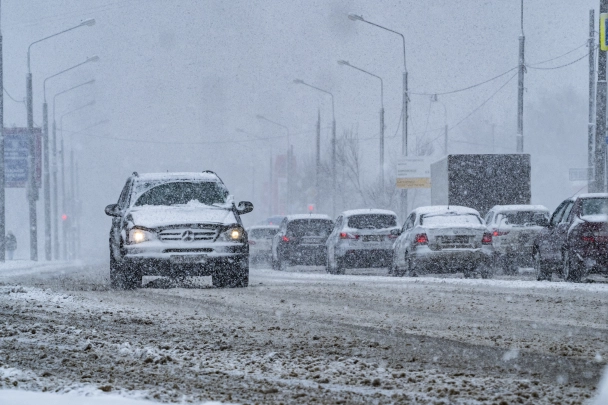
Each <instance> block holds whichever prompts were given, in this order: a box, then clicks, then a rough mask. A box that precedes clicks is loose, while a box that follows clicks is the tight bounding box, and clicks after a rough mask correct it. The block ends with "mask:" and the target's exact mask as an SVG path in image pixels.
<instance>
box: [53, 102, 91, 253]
mask: <svg viewBox="0 0 608 405" xmlns="http://www.w3.org/2000/svg"><path fill="white" fill-rule="evenodd" d="M94 104H95V100H92V101H89V102H88V103H86V104H84V105H81V106H80V107H77V108H74V109H73V110H70V111H68V112H66V113H64V114H63V115H62V116H61V118H59V127H60V128H61V204H62V208H63V214H62V215H65V213H66V212H67V199H66V194H65V149H64V146H63V138H64V137H63V118H64V117H65V116H67V115H70V114H73V113H75V112H76V111H80V110H82V109H83V108H86V107H90V106H92V105H94ZM62 228H63V235H62V239H63V240H62V242H63V243H62V244H63V259H64V260H68V246H67V238H68V236H67V223H66V221H65V220H63V226H62Z"/></svg>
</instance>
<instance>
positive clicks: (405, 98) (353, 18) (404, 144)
mask: <svg viewBox="0 0 608 405" xmlns="http://www.w3.org/2000/svg"><path fill="white" fill-rule="evenodd" d="M348 18H349V19H350V20H351V21H361V22H364V23H367V24H369V25H373V26H374V27H378V28H381V29H383V30H385V31H388V32H392V33H393V34H397V35H399V36H400V37H401V40H402V41H403V110H402V114H403V115H402V118H401V120H402V122H403V127H402V128H403V134H402V140H401V155H402V156H407V154H408V153H407V124H408V123H407V121H408V103H409V98H408V94H407V93H408V89H407V65H406V63H405V61H406V59H405V37H404V36H403V34H402V33H400V32H397V31H394V30H391V29H390V28H386V27H383V26H382V25H378V24H376V23H373V22H371V21H368V20H366V19H364V18H363V16H362V15H357V14H353V13H349V14H348ZM401 201H402V207H401V210H402V213H403V215H404V217H405V215H407V212H406V211H407V189H403V191H402V194H401Z"/></svg>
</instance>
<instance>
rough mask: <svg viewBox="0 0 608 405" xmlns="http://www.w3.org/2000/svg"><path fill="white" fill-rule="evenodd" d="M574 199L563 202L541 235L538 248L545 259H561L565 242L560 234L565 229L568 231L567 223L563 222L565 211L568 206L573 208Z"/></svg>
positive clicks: (557, 260)
mask: <svg viewBox="0 0 608 405" xmlns="http://www.w3.org/2000/svg"><path fill="white" fill-rule="evenodd" d="M571 204H572V201H570V200H566V201H564V202H562V203H561V204H560V205H559V206H558V207H557V209H556V210H555V212H553V215H552V216H551V220H550V221H549V226H548V227H546V228H545V229H543V230H542V231H541V233H540V235H539V237H538V238H539V239H538V248H539V251H540V254H541V257H542V258H543V259H544V260H549V261H551V262H559V261H560V260H561V246H562V244H563V242H561V243H560V241H562V240H563V236H560V233H562V232H563V231H564V228H565V230H566V231H567V228H566V224H563V223H562V222H561V221H562V218H563V217H564V213H565V211H566V210H568V213H569V212H570V210H569V209H568V208H570V209H571V208H572V205H571Z"/></svg>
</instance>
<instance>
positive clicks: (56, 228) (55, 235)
mask: <svg viewBox="0 0 608 405" xmlns="http://www.w3.org/2000/svg"><path fill="white" fill-rule="evenodd" d="M93 83H95V79H91V80H89V81H88V82H84V83H81V84H79V85H76V86H73V87H70V88H69V89H66V90H63V91H60V92H59V93H57V94H55V95H54V96H53V145H52V148H53V152H52V154H53V164H52V166H53V170H52V172H53V179H52V180H53V181H52V184H53V196H52V197H53V204H52V206H53V207H55V211H54V214H55V215H56V218H59V216H58V215H59V205H58V201H57V188H58V183H57V124H56V122H55V107H56V106H57V97H58V96H60V95H62V94H65V93H68V92H70V91H72V90H75V89H77V88H79V87H83V86H86V85H89V84H93ZM52 229H53V246H54V249H53V257H54V258H55V260H59V226H58V224H57V223H56V225H55V226H54V227H52Z"/></svg>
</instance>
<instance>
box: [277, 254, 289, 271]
mask: <svg viewBox="0 0 608 405" xmlns="http://www.w3.org/2000/svg"><path fill="white" fill-rule="evenodd" d="M288 267H289V262H288V261H287V259H284V258H282V257H279V271H287V268H288Z"/></svg>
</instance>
